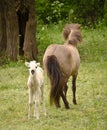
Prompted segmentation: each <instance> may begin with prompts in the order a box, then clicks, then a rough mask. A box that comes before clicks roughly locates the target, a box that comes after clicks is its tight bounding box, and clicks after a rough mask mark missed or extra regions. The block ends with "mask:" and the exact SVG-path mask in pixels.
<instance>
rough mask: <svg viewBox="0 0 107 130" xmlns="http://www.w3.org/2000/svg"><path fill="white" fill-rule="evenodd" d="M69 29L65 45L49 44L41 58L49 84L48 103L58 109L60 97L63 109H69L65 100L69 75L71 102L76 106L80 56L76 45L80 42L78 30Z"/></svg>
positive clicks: (72, 27)
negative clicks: (71, 93) (63, 105)
mask: <svg viewBox="0 0 107 130" xmlns="http://www.w3.org/2000/svg"><path fill="white" fill-rule="evenodd" d="M70 27H71V28H70V29H69V27H67V29H68V30H69V32H67V33H68V36H67V34H66V37H65V39H66V42H65V44H63V45H58V44H51V45H50V46H48V47H47V49H46V51H45V54H44V57H43V64H44V68H45V70H46V72H47V74H48V77H49V78H50V83H51V91H50V101H51V102H52V101H53V102H55V104H56V107H60V103H59V101H60V97H62V99H63V101H64V104H65V107H66V108H69V103H68V101H67V99H66V91H67V81H68V79H69V77H70V76H71V75H72V76H73V80H72V90H73V102H74V104H76V97H75V91H76V77H77V74H78V69H79V65H80V56H79V53H78V50H77V47H76V44H77V42H79V40H81V39H79V38H81V35H80V32H79V28H75V26H71V25H70ZM76 27H77V26H76ZM67 29H66V28H65V30H64V33H66V32H65V31H67ZM76 32H77V33H76ZM74 33H75V35H74ZM78 34H79V35H78ZM64 35H65V34H64ZM71 44H72V45H71Z"/></svg>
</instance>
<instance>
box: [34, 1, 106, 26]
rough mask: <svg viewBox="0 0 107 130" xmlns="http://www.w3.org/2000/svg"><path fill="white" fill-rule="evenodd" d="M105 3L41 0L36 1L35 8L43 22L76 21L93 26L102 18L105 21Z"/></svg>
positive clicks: (101, 20)
mask: <svg viewBox="0 0 107 130" xmlns="http://www.w3.org/2000/svg"><path fill="white" fill-rule="evenodd" d="M106 4H107V1H106V0H97V1H96V0H90V1H87V0H77V1H76V0H72V1H71V0H67V1H66V0H55V1H54V0H46V1H45V0H41V1H36V10H37V16H38V19H39V20H42V21H43V22H44V23H58V22H59V21H67V22H78V23H81V24H83V25H87V26H92V27H94V28H95V27H96V24H98V23H99V22H100V23H101V22H103V19H105V21H107V19H106V11H105V10H107V6H106Z"/></svg>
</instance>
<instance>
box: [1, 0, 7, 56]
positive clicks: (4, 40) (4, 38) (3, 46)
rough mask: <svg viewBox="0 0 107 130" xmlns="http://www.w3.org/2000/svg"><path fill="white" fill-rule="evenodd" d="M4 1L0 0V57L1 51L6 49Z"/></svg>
mask: <svg viewBox="0 0 107 130" xmlns="http://www.w3.org/2000/svg"><path fill="white" fill-rule="evenodd" d="M3 5H4V1H1V2H0V57H1V55H2V53H1V52H4V51H5V50H6V41H7V40H6V39H7V37H6V21H5V17H4V16H5V12H4V10H5V9H4V6H3Z"/></svg>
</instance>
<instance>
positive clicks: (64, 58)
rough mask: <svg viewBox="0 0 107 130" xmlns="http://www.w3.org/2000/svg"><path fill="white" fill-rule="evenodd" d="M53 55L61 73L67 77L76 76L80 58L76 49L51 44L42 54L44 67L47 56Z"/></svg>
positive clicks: (69, 46)
mask: <svg viewBox="0 0 107 130" xmlns="http://www.w3.org/2000/svg"><path fill="white" fill-rule="evenodd" d="M51 55H54V56H56V58H57V59H58V63H59V65H60V67H61V71H62V72H63V73H64V74H65V75H66V76H67V77H69V76H71V75H76V74H77V73H78V68H79V65H80V56H79V53H78V50H77V48H76V47H74V46H71V45H66V44H65V45H58V44H52V45H50V46H48V48H47V49H46V52H45V54H44V59H43V61H44V65H45V63H46V62H47V58H48V56H51Z"/></svg>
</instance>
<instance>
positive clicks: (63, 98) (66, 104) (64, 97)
mask: <svg viewBox="0 0 107 130" xmlns="http://www.w3.org/2000/svg"><path fill="white" fill-rule="evenodd" d="M61 97H62V100H63V102H64V104H65V108H66V109H69V108H70V107H69V103H68V101H67V99H66V96H65V94H64V93H63V92H61Z"/></svg>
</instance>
